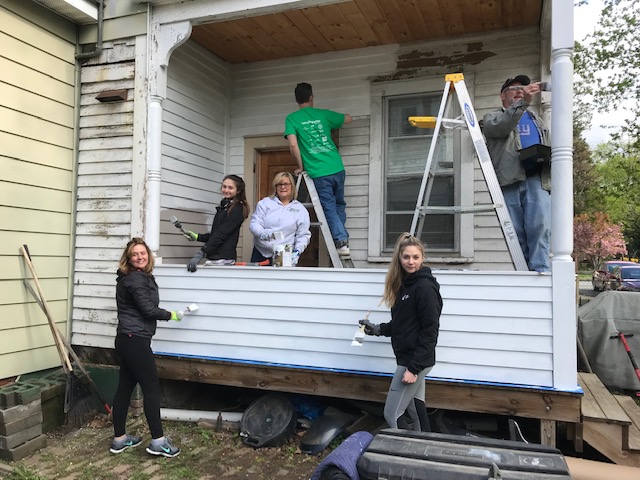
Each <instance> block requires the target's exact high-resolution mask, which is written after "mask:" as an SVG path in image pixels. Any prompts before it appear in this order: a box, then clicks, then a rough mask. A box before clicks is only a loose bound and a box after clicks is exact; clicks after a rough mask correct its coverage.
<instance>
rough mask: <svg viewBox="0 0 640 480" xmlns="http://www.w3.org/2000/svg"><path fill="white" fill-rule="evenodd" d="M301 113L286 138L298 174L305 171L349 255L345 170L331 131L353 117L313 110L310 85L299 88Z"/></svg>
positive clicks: (287, 128) (291, 119) (338, 243)
mask: <svg viewBox="0 0 640 480" xmlns="http://www.w3.org/2000/svg"><path fill="white" fill-rule="evenodd" d="M295 95H296V102H297V103H298V108H299V109H298V111H297V112H293V113H291V114H289V115H287V119H286V121H285V128H284V136H285V138H286V139H287V140H288V141H289V150H290V151H291V154H292V155H293V156H294V158H295V159H296V162H297V163H298V168H297V169H296V171H295V173H296V174H300V172H301V171H302V170H305V171H306V172H307V173H308V174H309V177H311V178H312V179H313V183H314V185H315V187H316V190H317V191H318V197H320V203H321V204H322V209H323V210H324V214H325V216H326V217H327V223H328V224H329V230H331V236H332V237H333V241H334V243H335V244H336V248H337V249H338V254H340V255H342V256H348V255H349V233H348V232H347V229H346V228H345V222H346V220H347V214H346V206H347V204H346V202H345V201H344V179H345V171H344V164H343V163H342V157H340V153H339V152H338V148H337V147H336V145H335V143H333V140H332V139H331V130H335V129H337V128H340V127H341V126H342V125H345V124H348V123H351V122H352V120H353V119H352V118H351V116H350V115H347V114H344V113H338V112H332V111H331V110H321V109H319V108H314V107H313V90H312V88H311V85H310V84H308V83H299V84H298V85H297V86H296V89H295Z"/></svg>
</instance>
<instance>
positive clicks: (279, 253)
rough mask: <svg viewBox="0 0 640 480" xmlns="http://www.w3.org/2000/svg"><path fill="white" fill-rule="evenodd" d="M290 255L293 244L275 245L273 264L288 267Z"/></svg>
mask: <svg viewBox="0 0 640 480" xmlns="http://www.w3.org/2000/svg"><path fill="white" fill-rule="evenodd" d="M292 255H293V245H291V244H290V243H287V244H284V245H275V246H274V247H273V266H274V267H290V266H291V257H292Z"/></svg>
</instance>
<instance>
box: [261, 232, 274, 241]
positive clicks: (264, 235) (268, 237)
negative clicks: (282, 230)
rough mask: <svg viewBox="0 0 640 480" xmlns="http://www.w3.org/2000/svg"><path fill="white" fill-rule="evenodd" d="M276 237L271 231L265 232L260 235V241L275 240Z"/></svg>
mask: <svg viewBox="0 0 640 480" xmlns="http://www.w3.org/2000/svg"><path fill="white" fill-rule="evenodd" d="M274 238H275V237H274V236H273V233H272V232H271V231H270V230H265V231H264V232H262V233H261V234H260V240H267V241H268V240H273V239H274Z"/></svg>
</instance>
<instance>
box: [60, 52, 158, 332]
mask: <svg viewBox="0 0 640 480" xmlns="http://www.w3.org/2000/svg"><path fill="white" fill-rule="evenodd" d="M144 68H146V67H145V66H144V65H140V64H139V59H138V57H137V55H136V46H135V40H122V41H116V42H105V44H104V50H103V52H102V54H101V55H99V56H98V57H96V58H92V59H90V60H88V61H87V62H86V66H84V67H83V69H82V86H81V99H80V104H81V106H80V118H79V126H80V134H79V137H80V141H79V152H78V180H77V205H76V208H77V216H76V239H75V263H74V266H75V277H74V289H73V301H74V307H73V311H72V312H71V318H72V319H73V322H74V326H73V328H74V330H75V323H76V322H77V321H78V319H81V318H84V317H87V316H88V317H89V318H97V317H95V313H94V312H101V311H102V309H106V311H110V310H114V309H115V305H114V300H113V294H112V295H111V298H110V299H109V301H104V299H103V297H102V295H103V294H104V287H103V286H102V285H101V284H100V283H101V282H102V283H104V282H106V281H107V280H98V279H102V278H104V279H109V280H110V282H111V285H114V284H115V270H116V268H117V264H118V260H119V258H120V255H121V254H122V249H123V247H124V245H126V243H127V241H128V240H129V239H130V238H131V236H132V235H134V234H135V233H136V232H135V227H134V218H139V217H140V215H141V212H139V211H138V208H139V207H138V206H136V207H134V205H133V203H132V202H133V196H134V195H133V188H134V187H133V185H134V184H135V180H134V177H135V176H136V175H138V176H139V175H144V172H145V169H146V165H144V164H137V165H136V166H135V167H134V163H135V160H134V131H135V125H134V123H135V119H134V115H133V112H134V104H135V101H134V100H135V95H134V92H135V88H136V69H144ZM118 89H126V90H127V100H126V101H125V102H116V103H100V102H99V101H98V100H96V98H95V97H96V95H97V94H98V93H100V92H103V91H106V90H118ZM138 141H139V142H144V139H142V138H140V139H138Z"/></svg>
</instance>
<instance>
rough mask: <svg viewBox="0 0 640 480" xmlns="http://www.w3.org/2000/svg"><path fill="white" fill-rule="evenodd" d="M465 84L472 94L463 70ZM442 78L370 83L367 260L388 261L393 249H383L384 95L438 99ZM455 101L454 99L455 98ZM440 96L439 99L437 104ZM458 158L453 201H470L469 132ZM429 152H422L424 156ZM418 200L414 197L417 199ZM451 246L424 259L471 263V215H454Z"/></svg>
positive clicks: (471, 162)
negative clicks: (424, 96) (422, 96)
mask: <svg viewBox="0 0 640 480" xmlns="http://www.w3.org/2000/svg"><path fill="white" fill-rule="evenodd" d="M465 84H466V86H467V89H468V90H469V95H470V97H471V98H473V75H472V74H465ZM444 85H445V84H444V78H443V76H438V77H425V78H421V79H413V80H404V81H396V82H384V83H382V82H381V83H375V84H371V87H370V95H371V117H370V118H371V124H370V152H371V160H370V170H369V173H370V174H369V242H368V252H367V255H368V261H369V262H374V263H375V262H389V261H390V259H391V257H392V254H393V252H391V251H388V250H386V251H385V250H384V248H383V246H384V235H385V232H384V228H385V198H386V197H385V195H386V191H385V190H386V184H387V182H386V177H385V171H386V170H385V158H384V156H385V152H386V141H387V138H386V133H387V127H386V118H385V109H386V107H385V104H386V98H387V97H394V96H406V95H423V94H431V95H432V94H437V96H438V97H439V98H440V99H441V98H442V94H443V90H444ZM454 101H455V100H454ZM439 103H440V100H439V101H438V104H439ZM460 152H461V161H460V162H459V163H458V164H457V165H454V183H455V185H456V187H455V189H456V191H455V192H454V203H455V205H472V204H473V199H474V169H475V164H476V163H477V162H476V160H475V159H476V155H475V151H474V149H473V144H472V142H471V139H470V138H469V136H468V135H462V139H461V141H460ZM427 154H428V152H425V156H426V155H427ZM416 200H417V199H416ZM454 246H455V247H457V248H456V251H428V252H427V259H428V260H430V261H435V262H446V263H471V262H472V261H473V255H474V216H473V214H456V215H455V217H454Z"/></svg>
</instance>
